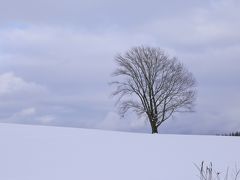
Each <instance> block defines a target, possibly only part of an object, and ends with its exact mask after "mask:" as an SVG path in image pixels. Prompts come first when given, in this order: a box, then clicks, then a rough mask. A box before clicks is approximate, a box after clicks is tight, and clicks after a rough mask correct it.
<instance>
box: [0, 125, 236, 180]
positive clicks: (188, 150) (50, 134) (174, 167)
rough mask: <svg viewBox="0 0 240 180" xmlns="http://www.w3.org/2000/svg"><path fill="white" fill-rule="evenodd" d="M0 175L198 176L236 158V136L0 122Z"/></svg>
mask: <svg viewBox="0 0 240 180" xmlns="http://www.w3.org/2000/svg"><path fill="white" fill-rule="evenodd" d="M0 143H1V145H0V180H194V179H196V180H198V179H199V178H198V177H197V175H198V171H197V169H196V168H195V167H194V165H193V163H197V164H200V163H201V161H202V160H205V161H207V162H210V161H212V162H213V166H214V167H215V168H216V169H217V170H219V171H225V170H226V168H227V167H228V166H229V167H234V166H235V164H236V163H237V164H238V167H239V165H240V164H239V163H240V154H239V152H240V138H238V137H220V136H185V135H151V134H137V133H121V132H111V131H101V130H87V129H77V128H63V127H44V126H30V125H14V124H0Z"/></svg>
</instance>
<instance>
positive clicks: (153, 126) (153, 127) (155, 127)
mask: <svg viewBox="0 0 240 180" xmlns="http://www.w3.org/2000/svg"><path fill="white" fill-rule="evenodd" d="M151 127H152V134H158V127H157V126H156V125H155V123H151Z"/></svg>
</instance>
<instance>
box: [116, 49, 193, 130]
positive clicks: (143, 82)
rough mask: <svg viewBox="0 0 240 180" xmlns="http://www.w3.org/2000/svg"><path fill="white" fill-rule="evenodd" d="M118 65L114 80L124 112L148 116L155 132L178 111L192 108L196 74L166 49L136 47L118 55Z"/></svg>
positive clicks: (122, 112)
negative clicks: (165, 50) (166, 51)
mask: <svg viewBox="0 0 240 180" xmlns="http://www.w3.org/2000/svg"><path fill="white" fill-rule="evenodd" d="M115 60H116V62H117V65H118V68H117V69H116V70H115V72H114V73H113V76H114V77H115V78H117V77H118V78H117V80H116V81H114V82H112V84H113V85H115V87H116V89H115V91H114V92H113V95H114V96H118V98H119V99H118V105H119V112H120V114H121V115H123V116H124V114H125V113H126V112H127V111H128V110H130V109H131V110H133V111H135V112H136V113H137V114H138V115H139V116H146V117H147V118H148V120H149V123H150V125H151V128H152V133H158V127H159V126H160V125H161V124H162V123H163V122H164V121H166V120H167V119H169V118H170V117H171V116H172V114H173V113H175V112H187V111H192V108H193V102H194V100H195V80H194V78H193V75H192V74H191V73H190V72H188V71H187V69H186V68H185V67H184V66H183V64H181V63H180V62H178V60H177V58H175V57H174V58H170V57H169V56H168V55H167V54H166V53H165V52H164V51H163V50H161V49H159V48H151V47H144V46H141V47H135V48H132V49H130V50H129V51H127V52H126V53H125V54H123V55H121V54H119V55H117V56H116V58H115Z"/></svg>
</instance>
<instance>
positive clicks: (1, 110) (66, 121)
mask: <svg viewBox="0 0 240 180" xmlns="http://www.w3.org/2000/svg"><path fill="white" fill-rule="evenodd" d="M239 32H240V1H238V0H195V1H192V0H185V1H179V0H148V1H146V0H142V1H138V0H132V1H127V0H121V1H120V0H118V1H111V0H81V1H79V0H51V1H49V0H41V1H36V0H21V1H19V0H8V1H3V0H1V1H0V122H13V123H30V124H41V125H58V126H73V127H82V128H101V129H109V130H121V131H135V132H150V129H149V124H148V122H147V121H145V120H144V119H140V120H139V119H137V118H136V117H134V116H133V115H132V114H131V113H129V114H128V117H126V119H121V118H119V116H118V114H117V113H116V112H117V111H116V108H115V106H114V103H115V100H114V99H112V98H111V96H110V94H111V91H112V88H111V87H110V86H109V84H108V83H109V82H110V81H111V76H110V75H111V73H112V72H113V71H114V69H115V68H116V66H115V64H114V60H113V59H114V56H115V55H116V54H117V53H121V52H125V51H126V50H127V49H129V48H131V47H133V46H138V45H149V46H153V47H160V48H162V49H164V50H165V51H166V52H167V53H168V54H169V55H171V56H177V57H178V58H179V60H180V61H181V62H183V63H184V64H185V66H186V67H187V68H188V69H189V71H191V72H192V73H193V74H194V76H195V78H196V80H197V82H198V88H197V89H198V95H197V101H196V107H195V110H196V112H195V113H190V114H177V115H175V116H174V118H173V119H170V120H169V121H167V122H165V123H164V124H162V127H160V130H159V131H160V132H161V133H181V134H216V133H225V132H232V131H237V130H238V131H239V130H240V59H239V58H240V33H239Z"/></svg>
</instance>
